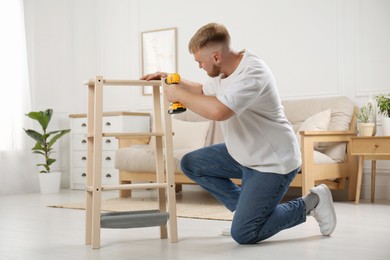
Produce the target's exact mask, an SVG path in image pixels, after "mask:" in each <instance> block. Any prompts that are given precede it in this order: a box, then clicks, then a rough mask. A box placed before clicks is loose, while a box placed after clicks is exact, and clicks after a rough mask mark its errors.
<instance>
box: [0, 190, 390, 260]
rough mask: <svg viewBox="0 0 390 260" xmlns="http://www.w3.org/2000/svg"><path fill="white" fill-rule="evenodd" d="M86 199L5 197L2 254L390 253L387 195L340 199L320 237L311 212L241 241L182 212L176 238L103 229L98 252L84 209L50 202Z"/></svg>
mask: <svg viewBox="0 0 390 260" xmlns="http://www.w3.org/2000/svg"><path fill="white" fill-rule="evenodd" d="M105 196H106V198H107V197H110V196H111V197H114V196H116V194H114V193H110V194H107V195H105ZM83 199H84V192H81V191H70V190H63V191H61V193H60V194H54V195H53V194H50V195H41V194H39V193H35V194H23V195H10V196H0V260H3V259H4V260H5V259H6V260H13V259H21V260H24V259H26V260H35V259H37V260H44V259H50V260H52V259H56V260H60V259H67V260H69V259H75V260H76V259H93V260H98V259H109V260H115V259H210V260H217V259H221V260H222V259H223V260H228V259H239V260H241V259H243V260H245V259H300V260H304V259H327V260H329V259H353V260H357V259H370V260H375V259H386V260H388V259H390V201H377V202H376V203H375V204H371V203H369V202H368V201H364V200H363V201H362V202H361V204H360V205H355V204H354V203H352V202H336V203H335V206H336V211H337V216H338V226H337V228H336V231H335V232H334V234H333V235H332V237H323V236H321V235H320V231H319V228H318V225H317V223H316V222H315V220H314V219H313V218H312V217H310V218H308V221H307V222H306V223H304V224H302V225H299V226H297V227H294V228H291V229H289V230H285V231H283V232H280V233H279V234H277V235H276V236H274V237H272V238H270V239H268V240H266V241H264V242H262V243H259V244H257V245H246V246H242V245H238V244H237V243H235V242H234V241H233V240H232V239H231V238H230V237H224V236H221V235H220V232H221V230H222V229H224V228H225V227H228V226H230V222H228V221H211V220H194V219H183V218H179V219H178V229H179V242H178V243H175V244H172V243H169V242H168V241H167V240H160V239H159V237H158V235H159V230H158V228H156V227H152V228H141V229H126V230H109V229H104V230H102V239H101V246H102V247H101V249H99V250H93V249H91V248H90V246H86V245H84V218H85V212H84V211H82V210H70V209H56V208H48V207H47V205H48V204H56V203H65V202H78V201H82V200H83Z"/></svg>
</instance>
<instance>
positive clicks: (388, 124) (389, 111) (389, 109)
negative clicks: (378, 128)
mask: <svg viewBox="0 0 390 260" xmlns="http://www.w3.org/2000/svg"><path fill="white" fill-rule="evenodd" d="M375 100H376V103H377V105H378V109H379V114H381V115H382V116H383V117H382V119H381V122H382V130H383V135H386V136H389V135H390V94H388V95H377V96H376V97H375Z"/></svg>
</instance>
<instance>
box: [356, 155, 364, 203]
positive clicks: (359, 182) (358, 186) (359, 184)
mask: <svg viewBox="0 0 390 260" xmlns="http://www.w3.org/2000/svg"><path fill="white" fill-rule="evenodd" d="M362 175H363V155H359V167H358V174H357V184H356V198H355V204H359V199H360V190H361V188H362Z"/></svg>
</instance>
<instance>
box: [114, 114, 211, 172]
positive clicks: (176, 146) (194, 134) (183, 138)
mask: <svg viewBox="0 0 390 260" xmlns="http://www.w3.org/2000/svg"><path fill="white" fill-rule="evenodd" d="M210 124H211V121H198V122H188V121H183V120H178V119H175V118H172V130H173V132H174V135H173V159H174V170H175V172H182V171H181V169H180V160H181V158H182V157H183V156H184V155H185V154H186V153H188V152H191V151H193V150H196V149H199V148H202V147H204V146H205V143H206V137H207V133H208V131H209V128H210ZM155 160H156V156H155V142H151V143H149V144H146V145H133V146H130V147H127V148H122V149H119V150H117V151H116V154H115V168H117V169H120V170H125V171H129V172H154V171H156V165H155V164H156V163H155Z"/></svg>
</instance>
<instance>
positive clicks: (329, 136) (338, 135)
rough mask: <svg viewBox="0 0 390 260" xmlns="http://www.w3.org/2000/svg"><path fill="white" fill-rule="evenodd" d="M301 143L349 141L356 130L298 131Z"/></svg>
mask: <svg viewBox="0 0 390 260" xmlns="http://www.w3.org/2000/svg"><path fill="white" fill-rule="evenodd" d="M299 134H300V135H301V141H302V146H303V143H305V142H306V143H307V142H311V143H318V142H349V141H350V140H351V137H353V136H356V135H357V132H356V131H350V130H346V131H300V132H299Z"/></svg>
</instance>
